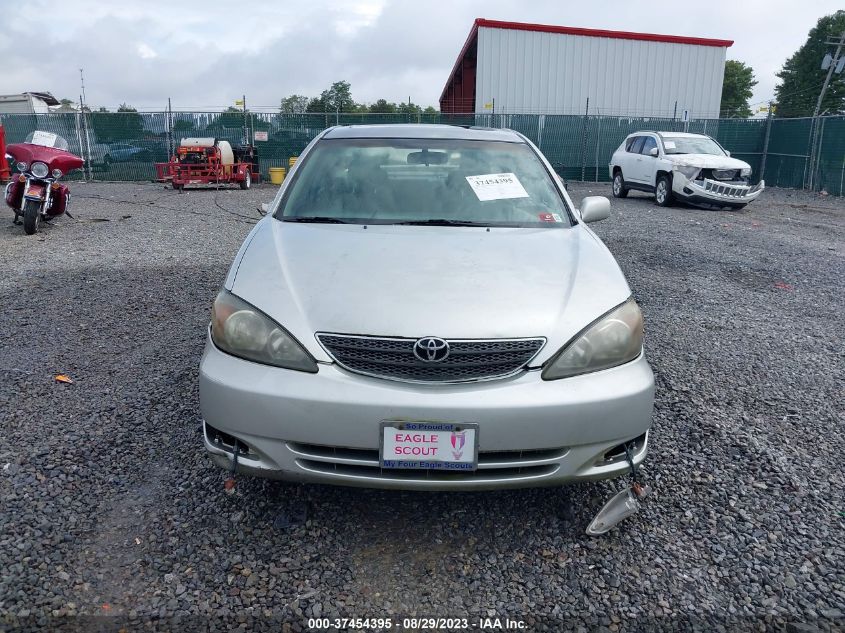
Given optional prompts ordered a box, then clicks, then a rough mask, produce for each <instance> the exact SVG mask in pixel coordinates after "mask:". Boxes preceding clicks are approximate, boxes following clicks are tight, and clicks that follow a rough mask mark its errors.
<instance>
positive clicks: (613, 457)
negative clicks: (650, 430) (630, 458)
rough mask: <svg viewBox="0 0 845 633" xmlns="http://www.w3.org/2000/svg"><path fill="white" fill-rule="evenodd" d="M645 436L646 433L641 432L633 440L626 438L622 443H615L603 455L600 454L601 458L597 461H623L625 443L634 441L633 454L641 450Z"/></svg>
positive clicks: (608, 462) (603, 462)
mask: <svg viewBox="0 0 845 633" xmlns="http://www.w3.org/2000/svg"><path fill="white" fill-rule="evenodd" d="M645 438H646V434H645V433H643V434H642V435H640V436H639V437H635V438H634V439H633V440H628V441H627V442H623V443H622V444H617V445H616V446H614V447H613V448H611V449H610V450H609V451H606V452H605V454H604V455H602V459H601V461H600V462H599V463H600V464H613V463H616V462H624V461H625V445H626V444H629V443H631V442H633V443H634V450H633V454H634V455H636V454H637V453H639V452H640V451H641V450H643V446H645Z"/></svg>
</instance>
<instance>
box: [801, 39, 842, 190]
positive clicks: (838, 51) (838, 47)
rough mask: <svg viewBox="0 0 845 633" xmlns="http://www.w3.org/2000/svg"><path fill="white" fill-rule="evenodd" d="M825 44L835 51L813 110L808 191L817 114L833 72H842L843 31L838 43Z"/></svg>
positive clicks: (810, 182)
mask: <svg viewBox="0 0 845 633" xmlns="http://www.w3.org/2000/svg"><path fill="white" fill-rule="evenodd" d="M827 43H828V44H835V45H836V51H835V52H834V53H833V59H831V61H830V64H829V65H828V67H827V77H825V78H824V84H822V91H821V92H820V93H819V99H818V101H816V109H815V110H813V127H812V130H813V142H812V143H811V144H810V170H809V171H810V180H809V183H808V184H807V188H808V189H810V190H812V189H813V180H814V175H815V169H816V164H815V163H816V160H815V154H816V143H817V142H818V136H819V134H818V130H817V120H816V119H817V117H818V116H819V112H821V109H822V101H824V95H825V93H826V92H827V87H828V86H829V85H830V78H831V77H833V73H834V72H841V70H842V69H841V68H839V69H838V70H837V67H838V66H839V60H840V59H841V55H842V47H843V46H845V31H842V33H841V34H840V35H839V41H838V42H832V41H828V42H827ZM825 61H826V60H825ZM825 61H823V62H822V68H824V63H825Z"/></svg>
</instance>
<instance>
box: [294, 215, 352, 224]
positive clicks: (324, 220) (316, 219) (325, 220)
mask: <svg viewBox="0 0 845 633" xmlns="http://www.w3.org/2000/svg"><path fill="white" fill-rule="evenodd" d="M282 222H311V223H313V224H350V222H347V221H346V220H341V219H340V218H330V217H325V216H320V215H310V216H301V217H295V216H292V217H289V218H285V217H283V218H282Z"/></svg>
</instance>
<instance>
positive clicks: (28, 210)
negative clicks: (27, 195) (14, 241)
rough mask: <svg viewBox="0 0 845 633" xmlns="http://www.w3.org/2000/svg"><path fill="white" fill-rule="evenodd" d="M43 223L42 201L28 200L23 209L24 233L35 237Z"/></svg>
mask: <svg viewBox="0 0 845 633" xmlns="http://www.w3.org/2000/svg"><path fill="white" fill-rule="evenodd" d="M40 221H41V201H40V200H27V201H26V202H25V203H24V207H23V231H24V233H26V234H27V235H34V234H35V232H36V231H38V223H39V222H40Z"/></svg>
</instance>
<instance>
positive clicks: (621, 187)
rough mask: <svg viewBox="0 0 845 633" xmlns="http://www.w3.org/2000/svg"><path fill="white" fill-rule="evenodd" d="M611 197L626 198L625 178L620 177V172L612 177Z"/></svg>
mask: <svg viewBox="0 0 845 633" xmlns="http://www.w3.org/2000/svg"><path fill="white" fill-rule="evenodd" d="M613 197H614V198H627V197H628V188H627V187H626V186H625V178H623V177H622V170H619V171H617V172H616V173H615V174H614V175H613Z"/></svg>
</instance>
